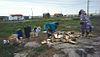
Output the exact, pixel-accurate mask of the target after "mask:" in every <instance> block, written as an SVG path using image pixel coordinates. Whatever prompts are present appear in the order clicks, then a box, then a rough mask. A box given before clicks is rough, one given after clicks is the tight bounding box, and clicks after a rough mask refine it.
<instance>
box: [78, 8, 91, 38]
mask: <svg viewBox="0 0 100 57" xmlns="http://www.w3.org/2000/svg"><path fill="white" fill-rule="evenodd" d="M79 16H80V28H81V34H82V36H86V37H87V36H88V35H89V33H90V32H91V31H92V24H91V21H90V19H89V17H88V16H87V15H86V12H85V11H84V10H83V9H82V10H80V11H79Z"/></svg>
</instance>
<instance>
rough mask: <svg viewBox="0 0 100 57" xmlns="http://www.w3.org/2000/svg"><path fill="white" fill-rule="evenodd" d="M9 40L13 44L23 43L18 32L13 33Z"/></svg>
mask: <svg viewBox="0 0 100 57" xmlns="http://www.w3.org/2000/svg"><path fill="white" fill-rule="evenodd" d="M8 40H9V43H10V44H11V45H16V44H20V43H22V41H21V40H19V39H18V38H17V34H12V35H11V36H10V37H9V38H8Z"/></svg>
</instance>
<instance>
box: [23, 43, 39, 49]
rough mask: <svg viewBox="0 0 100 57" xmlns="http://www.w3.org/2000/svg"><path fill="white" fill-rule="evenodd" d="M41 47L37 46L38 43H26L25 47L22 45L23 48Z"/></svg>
mask: <svg viewBox="0 0 100 57" xmlns="http://www.w3.org/2000/svg"><path fill="white" fill-rule="evenodd" d="M40 46H41V45H40V44H39V43H37V42H28V43H26V44H25V45H24V47H34V48H36V47H40Z"/></svg>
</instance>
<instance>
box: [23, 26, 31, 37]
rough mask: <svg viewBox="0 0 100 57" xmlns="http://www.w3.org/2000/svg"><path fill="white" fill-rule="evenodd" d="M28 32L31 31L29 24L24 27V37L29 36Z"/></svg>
mask: <svg viewBox="0 0 100 57" xmlns="http://www.w3.org/2000/svg"><path fill="white" fill-rule="evenodd" d="M30 32H31V26H30V25H29V26H27V27H24V33H25V37H26V38H29V37H30Z"/></svg>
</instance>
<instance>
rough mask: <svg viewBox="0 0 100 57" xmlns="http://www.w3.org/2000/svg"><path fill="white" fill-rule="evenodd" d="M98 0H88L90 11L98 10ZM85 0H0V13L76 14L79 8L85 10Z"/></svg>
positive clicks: (96, 11)
mask: <svg viewBox="0 0 100 57" xmlns="http://www.w3.org/2000/svg"><path fill="white" fill-rule="evenodd" d="M99 3H100V0H90V12H91V13H99V12H100V5H99ZM86 5H87V0H0V15H2V16H3V15H7V16H9V15H10V14H23V15H27V16H29V15H30V16H31V15H32V11H33V15H34V16H37V15H42V14H43V13H46V12H49V13H50V14H52V15H53V14H54V13H63V14H78V11H79V10H80V9H84V10H86Z"/></svg>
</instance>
